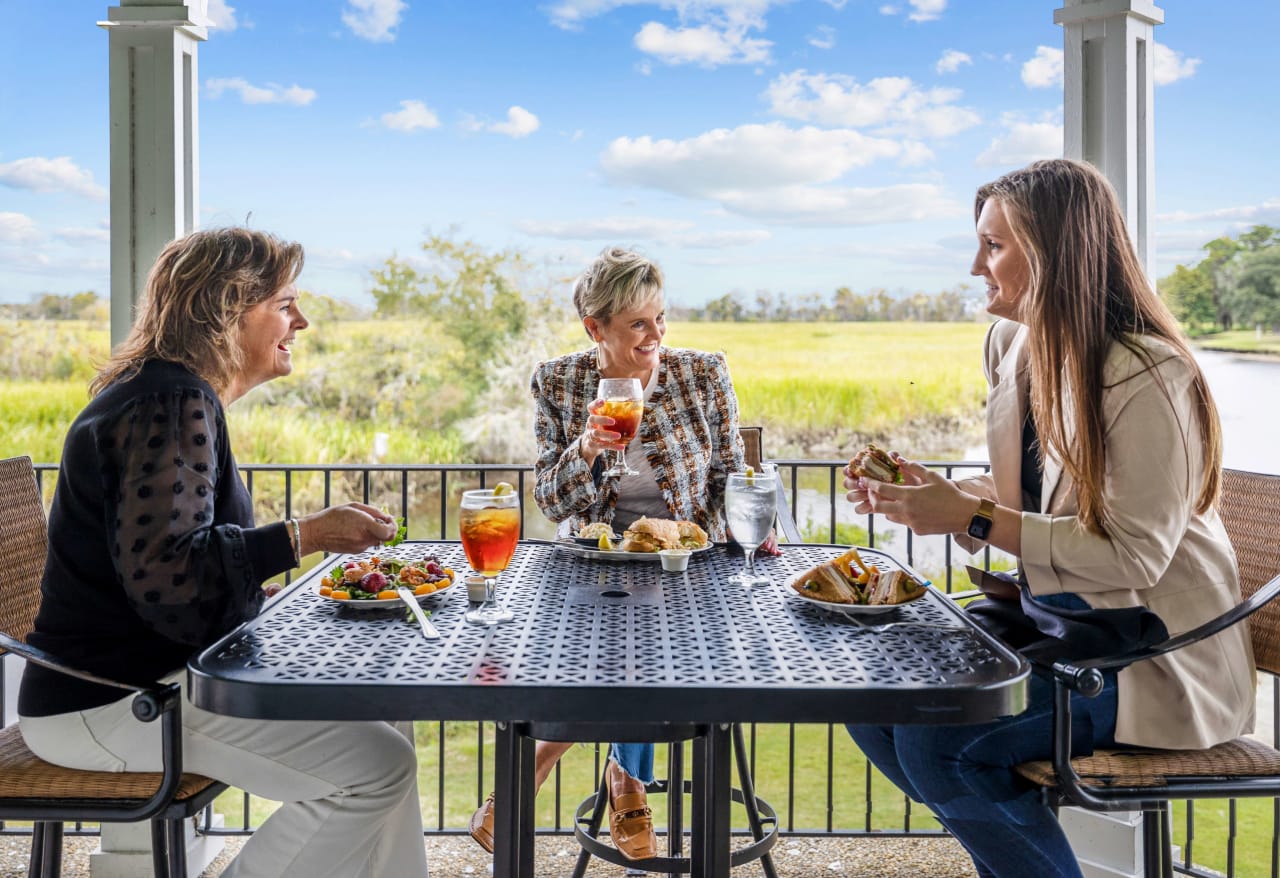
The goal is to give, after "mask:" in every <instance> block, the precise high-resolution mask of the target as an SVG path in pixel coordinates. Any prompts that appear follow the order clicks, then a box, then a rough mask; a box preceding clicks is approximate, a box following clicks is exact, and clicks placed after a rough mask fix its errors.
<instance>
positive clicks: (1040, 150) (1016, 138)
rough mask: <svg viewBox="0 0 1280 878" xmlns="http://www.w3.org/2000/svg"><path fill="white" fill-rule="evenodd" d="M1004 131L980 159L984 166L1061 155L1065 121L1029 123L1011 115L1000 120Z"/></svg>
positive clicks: (979, 162)
mask: <svg viewBox="0 0 1280 878" xmlns="http://www.w3.org/2000/svg"><path fill="white" fill-rule="evenodd" d="M1001 123H1002V124H1003V125H1004V128H1005V133H1004V134H1002V135H1000V136H999V137H996V138H995V139H994V140H992V141H991V144H990V145H989V146H988V147H987V148H986V149H985V150H983V152H982V154H981V155H979V156H978V158H977V160H976V161H977V164H978V165H979V166H981V167H1013V166H1020V165H1025V164H1027V163H1028V162H1033V161H1035V160H1037V159H1052V158H1061V157H1062V136H1063V135H1062V124H1061V123H1059V122H1051V121H1039V122H1028V121H1026V120H1024V119H1019V118H1018V117H1016V116H1014V115H1012V114H1006V115H1005V117H1004V118H1003V119H1002V120H1001Z"/></svg>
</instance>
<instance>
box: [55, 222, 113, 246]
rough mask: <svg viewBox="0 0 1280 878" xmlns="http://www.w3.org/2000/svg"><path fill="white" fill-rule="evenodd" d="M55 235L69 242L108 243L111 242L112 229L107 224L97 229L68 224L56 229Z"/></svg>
mask: <svg viewBox="0 0 1280 878" xmlns="http://www.w3.org/2000/svg"><path fill="white" fill-rule="evenodd" d="M53 236H54V237H55V238H57V239H58V240H60V241H65V242H67V243H68V244H108V243H110V242H111V229H110V228H108V227H106V226H103V227H99V228H96V229H91V228H81V227H71V226H68V227H65V228H61V229H55V230H54V232H53Z"/></svg>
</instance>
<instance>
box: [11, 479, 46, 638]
mask: <svg viewBox="0 0 1280 878" xmlns="http://www.w3.org/2000/svg"><path fill="white" fill-rule="evenodd" d="M48 549H49V531H48V527H47V525H46V524H45V518H44V504H43V503H42V502H41V500H40V489H39V488H38V487H37V485H36V471H35V467H33V466H32V465H31V458H29V457H10V458H7V459H5V460H0V569H3V570H4V575H3V576H0V631H4V633H5V634H8V635H9V636H10V637H12V638H14V639H15V640H26V638H27V634H28V633H29V632H30V631H31V627H32V625H33V624H35V618H36V610H38V609H39V608H40V577H41V576H42V575H43V574H44V559H45V555H46V554H47V552H48ZM3 651H4V650H0V652H3Z"/></svg>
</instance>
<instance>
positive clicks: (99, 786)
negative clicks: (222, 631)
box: [0, 457, 226, 878]
mask: <svg viewBox="0 0 1280 878" xmlns="http://www.w3.org/2000/svg"><path fill="white" fill-rule="evenodd" d="M47 550H48V530H47V528H46V524H45V518H44V505H43V503H42V502H41V499H40V493H39V490H38V488H37V485H36V480H35V470H34V468H33V467H32V465H31V459H30V458H29V457H18V458H9V459H7V460H0V566H3V568H4V569H5V571H6V575H5V576H4V577H3V578H0V653H3V652H12V653H14V654H15V655H18V656H21V657H22V658H25V659H26V660H27V661H30V662H35V663H37V664H40V665H43V666H45V667H47V668H52V669H53V670H56V671H61V672H62V673H65V674H68V675H70V676H73V677H79V678H81V679H85V680H90V681H92V682H97V683H104V684H106V685H109V686H115V687H116V688H119V689H121V690H122V691H125V692H130V691H132V692H137V693H138V694H137V696H136V697H135V698H134V701H133V713H134V716H136V717H137V718H138V719H140V720H143V721H144V722H149V721H154V720H156V719H159V720H160V724H161V738H162V751H163V759H164V771H163V772H155V773H151V772H148V773H143V772H128V773H117V772H108V771H80V770H78V769H74V768H63V767H61V766H58V765H51V764H50V763H48V762H45V761H44V760H42V759H40V758H39V757H38V756H36V755H35V754H34V753H32V752H31V750H30V749H28V748H27V745H26V743H25V742H24V741H23V740H22V735H21V734H20V733H19V732H18V727H17V726H16V725H13V726H9V727H8V728H6V729H4V730H3V731H0V819H2V820H33V821H35V827H34V829H33V831H32V837H31V865H30V868H29V871H28V875H30V876H32V878H35V876H39V878H57V876H59V875H60V874H61V871H62V825H63V821H66V820H75V821H101V822H107V823H113V822H114V823H133V822H136V821H140V820H150V821H151V849H152V863H153V869H154V872H155V875H156V878H186V875H187V862H186V845H185V840H184V839H183V821H184V820H185V819H186V818H188V817H191V816H193V815H195V814H198V813H199V812H200V810H201V809H202V808H204V807H205V806H206V805H207V804H209V803H210V802H212V801H213V800H214V798H216V797H217V796H218V794H219V793H221V792H222V791H223V790H225V789H226V785H225V784H222V783H218V782H217V781H213V780H210V779H209V778H207V777H203V776H201V775H198V774H183V773H182V719H181V701H182V693H181V690H180V688H179V687H178V686H177V684H171V685H167V686H166V685H162V684H160V683H154V684H152V685H150V686H130V685H127V684H124V683H117V682H115V681H112V680H104V679H102V678H100V677H96V676H94V675H92V674H85V673H82V672H80V671H77V670H75V669H73V668H69V667H67V666H65V665H63V664H61V663H60V662H59V661H58V660H57V659H56V658H54V657H53V656H51V655H49V654H48V653H46V652H44V651H43V650H38V649H34V648H32V647H30V646H28V645H27V644H26V643H24V642H23V641H24V639H25V638H26V636H27V634H28V633H29V632H30V631H31V628H32V625H33V624H34V621H35V615H36V610H37V609H38V608H39V606H40V576H41V573H42V572H43V570H44V560H45V555H46V553H47Z"/></svg>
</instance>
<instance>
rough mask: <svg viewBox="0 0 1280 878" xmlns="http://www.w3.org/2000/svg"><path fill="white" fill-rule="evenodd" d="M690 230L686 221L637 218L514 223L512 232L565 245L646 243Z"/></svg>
mask: <svg viewBox="0 0 1280 878" xmlns="http://www.w3.org/2000/svg"><path fill="white" fill-rule="evenodd" d="M692 226H693V223H691V222H689V221H688V220H670V219H664V218H659V217H637V216H627V217H619V216H611V217H598V218H596V219H586V220H560V221H547V220H521V221H520V222H517V223H516V228H518V229H519V230H520V231H522V232H524V233H525V234H528V235H536V236H538V237H540V238H559V239H562V240H568V241H597V240H606V239H607V240H619V241H620V240H633V239H645V240H649V239H653V238H658V237H661V236H662V235H665V234H669V233H670V232H671V231H673V230H676V229H688V228H692Z"/></svg>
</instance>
